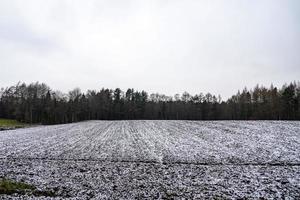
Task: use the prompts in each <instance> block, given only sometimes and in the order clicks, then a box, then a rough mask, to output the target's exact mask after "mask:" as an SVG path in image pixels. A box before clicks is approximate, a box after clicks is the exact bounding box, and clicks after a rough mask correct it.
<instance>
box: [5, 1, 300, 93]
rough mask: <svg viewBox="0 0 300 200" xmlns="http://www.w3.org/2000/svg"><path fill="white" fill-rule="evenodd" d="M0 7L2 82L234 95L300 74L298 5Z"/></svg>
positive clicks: (125, 3) (145, 3) (12, 4)
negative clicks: (245, 89)
mask: <svg viewBox="0 0 300 200" xmlns="http://www.w3.org/2000/svg"><path fill="white" fill-rule="evenodd" d="M297 4H298V7H297ZM0 13H1V16H0V70H1V72H0V86H8V85H11V84H14V83H16V82H18V81H19V80H21V81H26V82H32V81H40V82H46V83H48V84H49V85H50V86H51V87H53V88H55V89H61V90H63V91H67V90H69V89H71V88H73V87H75V86H79V87H81V88H82V89H83V90H86V89H89V88H90V89H98V88H100V87H108V88H114V87H121V88H123V89H125V88H127V87H130V88H132V87H133V88H137V89H145V90H147V91H150V92H161V93H166V94H169V95H170V94H175V93H178V92H183V91H184V90H187V91H189V92H191V93H198V92H208V91H210V92H212V93H216V94H221V95H222V96H224V97H228V96H230V95H231V94H233V93H235V92H236V90H238V89H241V88H243V87H244V86H248V87H253V86H254V85H255V84H256V83H260V84H266V85H270V84H271V83H274V84H275V85H281V84H283V83H284V82H287V81H292V80H297V79H299V78H298V77H300V67H299V64H300V58H299V56H298V52H299V50H300V40H299V35H300V27H299V24H300V23H299V21H300V16H299V13H300V12H299V3H297V1H292V0H290V1H279V0H277V1H270V0H266V1H258V0H257V1H234V0H233V1H225V0H224V1H221V0H220V1H193V0H188V1H167V0H164V1H158V0H157V1H137V0H136V1H134V0H130V1H121V0H115V1H88V2H83V1H74V0H72V1H70V0H69V1H67V0H56V1H54V0H51V1H50V0H48V1H37V0H36V1H33V0H31V1H1V2H0Z"/></svg>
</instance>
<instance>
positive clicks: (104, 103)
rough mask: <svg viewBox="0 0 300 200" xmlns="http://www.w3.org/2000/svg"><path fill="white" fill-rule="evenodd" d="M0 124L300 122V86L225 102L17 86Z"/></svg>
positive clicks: (0, 110) (4, 101)
mask: <svg viewBox="0 0 300 200" xmlns="http://www.w3.org/2000/svg"><path fill="white" fill-rule="evenodd" d="M0 118H9V119H17V120H19V121H21V122H26V123H42V124H60V123H70V122H78V121H82V120H131V119H161V120H299V119H300V84H299V83H296V82H293V83H290V84H288V85H284V86H283V87H281V88H280V89H278V88H276V87H274V86H271V87H269V88H267V87H264V86H256V87H255V88H253V89H252V90H247V89H246V88H245V89H244V90H243V91H242V92H238V93H237V94H236V95H234V96H232V97H231V98H230V99H228V100H227V101H222V100H221V97H220V96H215V95H212V94H210V93H207V94H202V93H200V94H197V95H194V96H192V95H190V94H189V93H187V92H184V93H183V94H182V95H179V94H176V95H175V96H174V97H170V96H166V95H161V94H150V95H149V94H148V93H147V92H145V91H135V90H134V89H128V90H127V91H126V92H123V91H122V90H120V89H119V88H117V89H115V90H111V89H104V88H103V89H101V90H99V91H96V90H89V91H88V92H86V93H82V92H81V91H80V89H79V88H76V89H74V90H72V91H70V92H69V93H68V94H63V93H62V92H59V91H53V90H51V89H50V88H49V86H47V85H46V84H44V83H38V82H37V83H31V84H29V85H26V84H25V83H18V84H16V85H15V86H11V87H8V88H5V89H4V88H2V89H1V90H0Z"/></svg>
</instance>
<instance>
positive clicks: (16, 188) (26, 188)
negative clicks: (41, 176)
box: [0, 179, 35, 195]
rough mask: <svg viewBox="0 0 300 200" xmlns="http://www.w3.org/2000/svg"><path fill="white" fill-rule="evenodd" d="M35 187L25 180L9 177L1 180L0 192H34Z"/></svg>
mask: <svg viewBox="0 0 300 200" xmlns="http://www.w3.org/2000/svg"><path fill="white" fill-rule="evenodd" d="M34 190H35V187H34V186H32V185H29V184H27V183H23V182H15V181H11V180H7V179H2V180H0V194H8V195H10V194H14V193H18V194H25V193H26V192H32V191H34Z"/></svg>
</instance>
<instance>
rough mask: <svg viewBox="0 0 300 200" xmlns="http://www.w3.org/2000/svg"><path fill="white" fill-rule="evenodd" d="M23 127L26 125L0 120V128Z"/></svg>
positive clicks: (14, 121) (9, 120)
mask: <svg viewBox="0 0 300 200" xmlns="http://www.w3.org/2000/svg"><path fill="white" fill-rule="evenodd" d="M25 126H26V124H24V123H21V122H18V121H17V120H14V119H0V128H1V127H2V128H22V127H25Z"/></svg>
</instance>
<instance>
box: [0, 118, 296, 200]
mask: <svg viewBox="0 0 300 200" xmlns="http://www.w3.org/2000/svg"><path fill="white" fill-rule="evenodd" d="M0 159H1V160H0V162H1V163H0V176H2V177H7V178H12V179H15V180H24V181H26V182H29V183H32V184H34V185H35V186H39V187H41V189H45V188H47V189H50V190H52V189H56V190H57V191H56V192H57V194H59V197H57V198H66V197H70V198H76V197H78V198H80V199H90V198H95V199H98V198H104V199H105V198H107V199H111V198H117V199H119V198H123V199H132V198H155V199H157V198H158V199H159V198H169V197H173V198H205V197H216V198H218V197H220V198H259V197H266V198H283V197H284V198H287V199H288V198H291V199H295V198H299V197H300V196H299V194H300V122H299V121H147V120H145V121H87V122H80V123H75V124H65V125H52V126H41V127H34V128H26V129H17V130H10V131H2V132H0ZM0 197H1V196H0ZM14 198H16V199H17V198H21V197H19V196H14ZM27 198H29V197H27ZM32 198H33V199H35V198H37V197H32ZM39 198H43V197H39Z"/></svg>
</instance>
